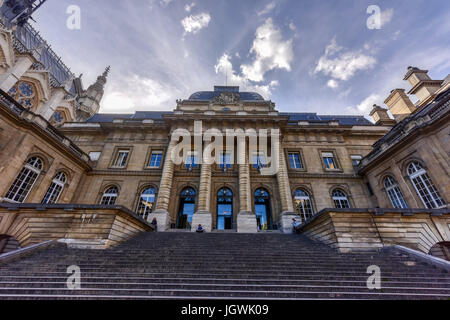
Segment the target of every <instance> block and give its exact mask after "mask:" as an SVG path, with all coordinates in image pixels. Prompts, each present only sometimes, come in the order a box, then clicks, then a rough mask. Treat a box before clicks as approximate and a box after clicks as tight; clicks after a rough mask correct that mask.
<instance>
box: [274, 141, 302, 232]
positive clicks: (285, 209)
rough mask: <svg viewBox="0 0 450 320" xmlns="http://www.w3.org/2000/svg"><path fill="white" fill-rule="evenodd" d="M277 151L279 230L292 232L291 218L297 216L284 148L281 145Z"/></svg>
mask: <svg viewBox="0 0 450 320" xmlns="http://www.w3.org/2000/svg"><path fill="white" fill-rule="evenodd" d="M279 152H280V159H279V167H278V172H277V181H278V189H279V192H280V199H281V214H280V226H281V231H283V232H284V233H292V219H297V218H298V216H297V214H296V213H295V211H294V205H293V201H292V195H291V187H290V183H289V177H288V169H287V165H286V157H285V156H284V149H283V148H282V147H281V146H280V150H279Z"/></svg>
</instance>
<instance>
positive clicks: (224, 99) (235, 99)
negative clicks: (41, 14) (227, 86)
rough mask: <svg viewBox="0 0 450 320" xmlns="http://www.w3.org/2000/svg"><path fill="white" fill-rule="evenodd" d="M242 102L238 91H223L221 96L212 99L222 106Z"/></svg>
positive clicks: (214, 102)
mask: <svg viewBox="0 0 450 320" xmlns="http://www.w3.org/2000/svg"><path fill="white" fill-rule="evenodd" d="M240 102H241V96H240V95H239V93H237V92H222V93H220V96H218V97H215V98H214V99H213V101H212V103H213V104H218V105H222V106H229V105H239V103H240Z"/></svg>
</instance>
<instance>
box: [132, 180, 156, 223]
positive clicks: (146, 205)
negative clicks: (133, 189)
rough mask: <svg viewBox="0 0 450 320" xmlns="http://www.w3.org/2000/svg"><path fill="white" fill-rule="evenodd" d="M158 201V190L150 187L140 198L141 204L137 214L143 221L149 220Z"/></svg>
mask: <svg viewBox="0 0 450 320" xmlns="http://www.w3.org/2000/svg"><path fill="white" fill-rule="evenodd" d="M155 200H156V190H155V188H153V187H149V188H147V189H145V190H144V191H142V193H141V196H140V197H139V203H138V207H137V214H138V215H139V216H141V217H142V218H143V219H147V218H148V215H149V214H150V213H152V210H153V207H154V205H155Z"/></svg>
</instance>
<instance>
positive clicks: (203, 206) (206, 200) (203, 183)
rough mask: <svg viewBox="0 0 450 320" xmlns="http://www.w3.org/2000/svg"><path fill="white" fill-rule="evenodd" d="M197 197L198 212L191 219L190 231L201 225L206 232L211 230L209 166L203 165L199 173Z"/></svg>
mask: <svg viewBox="0 0 450 320" xmlns="http://www.w3.org/2000/svg"><path fill="white" fill-rule="evenodd" d="M199 191H200V192H199V195H198V209H197V210H198V211H197V212H196V213H195V214H194V216H193V217H192V231H193V232H195V231H196V230H197V226H198V225H199V224H201V225H202V226H203V228H204V229H205V231H206V232H211V230H212V214H211V165H210V164H206V163H203V164H202V169H201V173H200V188H199Z"/></svg>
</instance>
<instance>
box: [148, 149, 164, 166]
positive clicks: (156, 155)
mask: <svg viewBox="0 0 450 320" xmlns="http://www.w3.org/2000/svg"><path fill="white" fill-rule="evenodd" d="M162 156H163V153H162V151H152V154H151V156H150V161H149V164H148V167H149V168H160V167H161V161H162Z"/></svg>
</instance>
